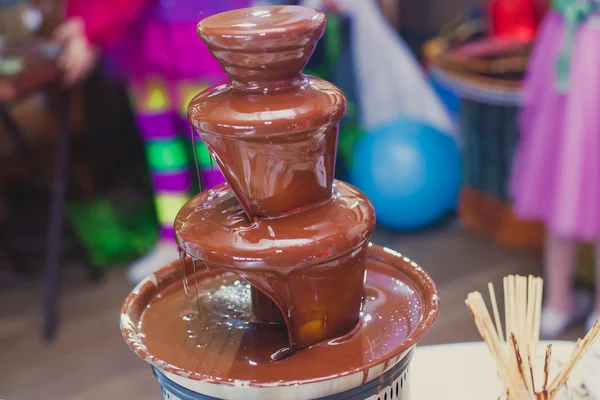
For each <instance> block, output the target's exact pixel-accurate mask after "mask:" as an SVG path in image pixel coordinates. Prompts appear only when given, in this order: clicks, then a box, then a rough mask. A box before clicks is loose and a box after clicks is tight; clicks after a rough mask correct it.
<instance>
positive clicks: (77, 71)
mask: <svg viewBox="0 0 600 400" xmlns="http://www.w3.org/2000/svg"><path fill="white" fill-rule="evenodd" d="M54 39H55V40H56V41H57V42H58V44H60V45H61V46H62V48H63V49H62V52H61V54H60V56H59V58H58V65H59V67H60V68H61V69H62V70H63V71H64V79H65V82H66V83H67V84H68V85H72V84H73V83H75V82H77V81H80V80H81V79H83V78H85V77H87V76H88V75H89V74H90V73H91V72H92V70H93V69H94V67H95V66H96V64H97V63H98V60H99V58H100V49H99V48H98V47H97V46H95V45H93V44H92V43H90V42H89V41H88V39H87V37H86V35H85V29H84V22H83V20H82V19H79V18H73V19H69V20H67V21H65V22H64V23H63V24H61V25H60V26H59V27H58V28H57V29H56V31H55V32H54Z"/></svg>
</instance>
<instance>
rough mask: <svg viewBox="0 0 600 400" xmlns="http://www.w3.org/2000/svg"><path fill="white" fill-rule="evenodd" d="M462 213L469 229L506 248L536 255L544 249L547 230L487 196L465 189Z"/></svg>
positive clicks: (461, 203) (461, 202) (462, 217)
mask: <svg viewBox="0 0 600 400" xmlns="http://www.w3.org/2000/svg"><path fill="white" fill-rule="evenodd" d="M459 214H460V218H461V220H462V222H463V223H464V224H465V226H467V227H468V228H469V229H471V230H473V231H474V232H477V233H479V234H482V235H485V236H488V237H491V238H493V239H494V240H495V241H497V242H498V243H500V244H502V245H504V246H508V247H512V248H517V249H523V250H531V251H535V252H541V251H542V249H543V245H544V227H543V226H542V225H541V224H540V223H536V222H528V221H522V220H519V219H518V218H517V217H516V216H515V214H514V213H513V210H512V209H511V207H510V205H509V204H506V203H504V202H502V201H499V200H496V199H494V198H492V197H490V196H487V195H485V194H484V193H480V192H478V191H476V190H473V189H470V188H464V189H463V190H462V193H461V199H460V211H459Z"/></svg>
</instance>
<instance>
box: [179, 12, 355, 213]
mask: <svg viewBox="0 0 600 400" xmlns="http://www.w3.org/2000/svg"><path fill="white" fill-rule="evenodd" d="M324 29H325V16H324V15H323V14H322V13H321V12H318V11H315V10H311V9H308V8H304V7H298V6H278V7H264V8H263V7H259V8H249V9H241V10H235V11H230V12H226V13H223V14H218V15H214V16H212V17H208V18H206V19H204V20H203V21H202V22H200V24H199V25H198V32H199V34H200V37H201V38H202V40H203V41H204V42H205V43H207V44H208V45H209V47H210V49H211V52H212V54H213V55H214V57H215V58H216V59H218V60H219V62H220V63H221V65H222V66H223V69H224V70H225V71H226V72H227V73H228V74H229V76H230V77H231V82H230V87H232V88H233V89H234V90H233V91H231V90H228V89H227V88H223V87H218V88H215V89H213V90H209V91H207V92H203V93H201V94H199V95H198V96H196V97H195V98H194V99H193V100H192V102H191V103H190V106H189V108H188V116H189V119H190V122H191V124H192V125H193V126H194V128H196V130H197V131H198V133H199V134H200V136H201V137H202V139H203V140H204V142H205V143H206V145H207V147H208V148H209V150H210V152H211V154H212V155H213V158H214V159H215V162H216V163H217V165H218V166H219V168H220V169H221V171H222V172H223V174H224V176H225V179H226V180H227V183H228V184H229V187H231V188H232V190H233V191H234V193H235V196H236V197H237V198H238V200H239V202H240V204H241V205H242V207H243V209H244V211H245V213H246V215H247V216H248V217H249V218H250V219H253V218H255V217H259V218H269V217H277V216H280V215H283V214H287V213H290V212H294V211H297V210H301V209H304V208H306V207H308V206H311V205H313V204H316V203H320V202H324V201H327V200H328V199H330V198H331V196H332V184H333V173H334V166H335V153H336V146H337V134H338V122H339V120H340V119H341V118H342V116H343V115H344V112H345V109H346V100H345V98H344V95H343V93H342V92H341V90H340V89H338V88H337V87H335V86H334V85H332V84H330V83H328V82H325V81H322V80H314V81H310V80H307V79H306V78H305V77H304V76H303V75H302V68H304V66H305V64H306V63H307V61H308V59H309V57H310V55H311V54H312V52H313V50H314V47H315V45H316V41H317V40H318V39H319V38H320V37H321V36H322V34H323V31H324ZM235 91H241V92H243V94H240V95H236V94H235V93H234V92H235Z"/></svg>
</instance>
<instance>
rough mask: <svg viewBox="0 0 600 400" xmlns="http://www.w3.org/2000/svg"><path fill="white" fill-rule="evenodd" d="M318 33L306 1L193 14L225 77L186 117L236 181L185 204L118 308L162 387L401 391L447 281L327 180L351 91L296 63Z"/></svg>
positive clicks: (216, 392) (261, 395)
mask: <svg viewBox="0 0 600 400" xmlns="http://www.w3.org/2000/svg"><path fill="white" fill-rule="evenodd" d="M324 29H325V16H324V14H322V13H320V12H318V11H315V10H312V9H308V8H304V7H298V6H274V7H255V8H247V9H241V10H234V11H230V12H226V13H222V14H217V15H214V16H211V17H208V18H206V19H204V20H202V21H201V22H200V24H199V25H198V33H199V35H200V38H201V39H202V40H203V41H204V43H206V44H207V45H208V47H209V48H210V50H211V52H212V54H213V56H214V57H215V58H216V59H217V60H218V61H219V62H220V63H221V65H222V67H223V69H224V70H225V72H227V74H228V75H229V78H230V81H229V82H227V83H223V84H221V85H217V86H213V87H211V88H209V89H207V90H206V91H204V92H202V93H200V94H198V95H197V96H196V97H195V98H194V99H193V100H192V101H191V103H190V105H189V108H188V115H189V120H190V123H191V124H192V125H193V127H194V129H195V130H196V132H197V133H198V134H199V135H200V137H201V138H202V140H203V141H204V142H205V143H206V145H207V147H208V148H209V150H210V153H211V154H212V156H213V158H214V160H215V162H216V164H217V166H218V167H219V169H220V170H221V171H222V172H223V174H224V175H225V178H226V181H227V184H225V185H221V186H218V187H215V188H213V189H211V190H206V191H204V192H202V193H200V194H198V195H197V196H195V197H193V198H192V199H191V200H190V201H189V202H188V203H187V204H186V205H185V206H184V207H183V208H182V209H181V210H180V212H179V214H178V216H177V219H176V221H175V237H176V238H177V242H178V245H179V248H180V259H179V260H175V261H173V262H172V263H171V264H169V265H166V266H165V267H164V268H162V269H161V270H159V271H157V272H156V273H154V274H153V275H151V276H149V277H148V278H146V279H145V280H144V281H143V282H141V283H140V284H139V285H138V286H137V287H136V288H135V289H134V290H133V291H132V293H131V294H130V295H129V296H128V297H127V299H126V300H125V303H124V305H123V308H122V313H121V330H122V332H123V335H124V337H125V339H126V341H127V343H128V344H129V346H130V347H131V348H132V349H133V350H134V351H135V352H136V353H137V354H138V355H140V357H142V358H143V359H144V360H146V361H147V362H149V363H150V364H151V365H152V368H153V370H154V374H155V375H156V377H157V379H158V381H159V384H160V386H161V391H162V396H163V398H166V399H186V400H187V399H215V398H216V399H315V398H329V399H371V398H373V399H377V398H380V399H389V400H392V399H407V390H406V388H407V373H408V365H409V362H410V359H411V357H412V352H413V348H414V346H415V345H416V343H417V341H418V340H419V339H420V338H421V337H422V336H423V335H425V334H426V333H427V331H428V330H429V329H430V328H431V325H432V324H433V322H434V320H435V317H436V315H437V312H438V296H437V291H436V288H435V285H434V283H433V282H432V281H431V279H430V278H429V276H428V275H427V274H426V273H425V272H424V271H423V270H422V269H421V268H419V267H418V266H417V265H416V264H415V263H414V262H411V261H410V260H408V259H407V258H406V257H403V256H402V255H400V254H398V253H396V252H394V251H392V250H389V249H386V248H382V247H380V246H377V245H374V244H372V243H370V242H369V239H370V237H371V234H372V233H373V229H374V226H375V212H374V210H373V207H372V205H371V203H370V202H369V200H368V199H367V198H366V196H365V195H364V194H363V193H361V192H360V191H359V190H357V189H356V188H354V187H352V186H351V185H349V184H347V183H344V182H341V181H336V180H334V179H333V172H334V168H335V155H336V147H337V136H338V123H339V120H340V119H341V118H342V116H343V115H344V112H345V107H346V102H345V98H344V95H343V93H342V92H341V91H340V90H339V89H338V88H337V87H335V86H334V85H332V84H331V83H328V82H326V81H324V80H322V79H318V78H315V77H309V76H305V75H303V74H302V69H303V68H304V66H305V64H306V63H307V61H308V58H309V57H310V55H311V54H312V51H313V50H314V47H315V45H316V43H317V41H318V40H319V38H320V37H321V36H322V34H323V31H324ZM190 57H193V54H190ZM367 84H368V82H367ZM399 212H402V210H399Z"/></svg>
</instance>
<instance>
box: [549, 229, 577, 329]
mask: <svg viewBox="0 0 600 400" xmlns="http://www.w3.org/2000/svg"><path fill="white" fill-rule="evenodd" d="M576 258H577V241H576V240H575V239H571V238H563V237H558V236H555V235H552V234H549V235H548V237H547V238H546V245H545V260H544V286H545V291H546V296H545V299H544V309H543V311H542V321H541V333H542V335H543V336H546V337H555V336H557V335H559V334H560V333H562V332H563V331H564V330H565V329H566V328H567V327H568V326H569V325H570V324H571V323H573V322H574V321H575V320H576V319H578V318H582V317H583V316H584V315H585V312H586V311H587V308H588V307H587V304H586V302H587V301H586V300H587V299H586V298H584V297H583V296H580V295H579V294H578V293H576V292H575V291H574V290H573V273H574V271H575V262H576Z"/></svg>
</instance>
